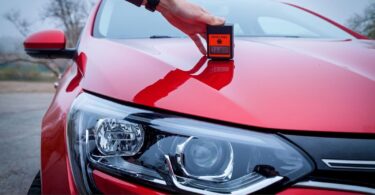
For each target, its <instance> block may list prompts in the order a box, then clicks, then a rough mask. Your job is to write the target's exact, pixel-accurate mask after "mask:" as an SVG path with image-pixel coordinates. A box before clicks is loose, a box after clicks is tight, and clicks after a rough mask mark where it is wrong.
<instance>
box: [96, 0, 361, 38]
mask: <svg viewBox="0 0 375 195" xmlns="http://www.w3.org/2000/svg"><path fill="white" fill-rule="evenodd" d="M190 1H191V2H193V3H196V4H198V5H200V6H202V7H204V8H205V9H207V10H208V11H209V12H211V13H213V14H214V15H217V16H221V17H224V18H226V22H227V23H230V24H233V25H234V34H235V36H237V37H290V38H338V39H352V38H354V37H353V36H351V35H350V34H348V33H346V32H345V31H343V30H341V29H340V28H338V27H336V26H334V25H333V24H331V23H329V22H327V21H325V20H323V19H321V18H319V17H317V16H314V15H313V14H310V13H308V12H306V11H303V10H301V9H298V8H295V7H293V6H290V5H287V4H283V3H279V2H275V1H272V0H190ZM94 36H95V37H104V38H110V39H134V38H168V37H185V35H184V34H183V33H182V32H180V31H179V30H178V29H176V28H174V27H173V26H171V25H170V24H169V23H168V22H167V21H166V20H165V19H164V18H163V16H162V15H161V14H159V13H157V12H155V13H152V12H149V11H146V10H145V9H140V8H138V7H136V6H134V5H132V4H130V3H127V2H125V0H104V1H103V3H102V5H101V7H100V10H99V13H98V16H97V19H96V21H95V29H94Z"/></svg>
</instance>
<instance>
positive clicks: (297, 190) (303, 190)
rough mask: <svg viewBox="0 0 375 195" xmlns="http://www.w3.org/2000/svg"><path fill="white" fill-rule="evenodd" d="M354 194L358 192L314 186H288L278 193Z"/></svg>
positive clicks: (306, 194) (311, 194)
mask: <svg viewBox="0 0 375 195" xmlns="http://www.w3.org/2000/svg"><path fill="white" fill-rule="evenodd" d="M317 194H319V195H356V194H359V193H354V192H347V191H336V190H326V189H314V188H289V189H286V190H284V191H282V192H280V193H278V195H317Z"/></svg>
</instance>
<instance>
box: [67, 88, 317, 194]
mask: <svg viewBox="0 0 375 195" xmlns="http://www.w3.org/2000/svg"><path fill="white" fill-rule="evenodd" d="M67 138H68V149H69V156H70V161H71V167H72V172H73V176H74V180H75V182H76V185H77V187H78V188H79V191H80V193H82V194H83V193H90V192H91V191H90V189H93V188H95V187H94V186H95V184H94V183H93V180H92V179H90V178H91V172H92V170H95V169H97V170H101V171H103V172H106V173H108V174H111V175H115V176H118V177H126V178H132V179H133V180H136V181H141V182H142V183H146V185H147V184H148V185H153V186H154V187H157V188H162V189H166V190H169V191H173V192H193V193H200V194H215V193H216V194H247V193H252V192H256V191H259V190H263V189H265V188H268V187H270V186H273V185H284V184H286V183H288V182H293V181H295V180H297V179H299V178H301V177H303V176H305V175H306V174H308V173H310V172H311V171H312V170H313V164H312V163H311V162H310V161H309V160H308V158H307V157H306V156H305V155H304V154H303V153H302V152H301V151H299V150H298V149H297V148H295V147H294V146H292V145H291V144H289V143H288V142H287V141H285V140H284V139H282V138H281V137H279V136H277V135H275V134H270V133H259V132H254V131H249V130H244V129H239V128H233V127H227V126H222V125H216V124H212V123H207V122H201V121H197V120H191V119H186V118H181V117H177V116H173V115H167V114H161V113H156V112H152V111H147V110H142V109H137V108H133V107H129V106H124V105H121V104H117V103H114V102H111V101H107V100H104V99H101V98H98V97H96V96H93V95H89V94H81V95H80V96H79V97H78V98H77V99H76V100H75V102H74V103H73V106H72V108H71V111H70V114H69V118H68V129H67Z"/></svg>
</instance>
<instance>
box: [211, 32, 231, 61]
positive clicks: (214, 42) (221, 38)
mask: <svg viewBox="0 0 375 195" xmlns="http://www.w3.org/2000/svg"><path fill="white" fill-rule="evenodd" d="M233 41H234V38H233V25H224V26H210V25H207V57H208V58H210V59H213V60H230V59H232V58H233V56H234V43H233Z"/></svg>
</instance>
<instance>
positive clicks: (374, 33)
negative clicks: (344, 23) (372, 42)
mask: <svg viewBox="0 0 375 195" xmlns="http://www.w3.org/2000/svg"><path fill="white" fill-rule="evenodd" d="M348 26H349V27H350V28H351V29H353V30H355V31H357V32H359V33H361V34H364V35H366V36H367V37H369V38H370V39H375V3H372V4H370V5H369V6H368V7H367V8H366V9H365V11H364V12H363V14H356V15H354V16H353V17H352V18H350V19H349V20H348Z"/></svg>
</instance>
